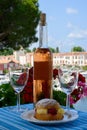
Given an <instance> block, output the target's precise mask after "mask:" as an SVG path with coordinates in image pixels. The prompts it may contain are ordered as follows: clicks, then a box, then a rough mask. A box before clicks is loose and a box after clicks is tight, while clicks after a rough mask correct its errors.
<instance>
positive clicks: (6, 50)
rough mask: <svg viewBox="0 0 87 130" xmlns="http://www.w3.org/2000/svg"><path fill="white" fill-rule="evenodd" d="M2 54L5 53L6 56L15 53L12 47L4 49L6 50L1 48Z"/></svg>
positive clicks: (0, 52) (0, 53)
mask: <svg viewBox="0 0 87 130" xmlns="http://www.w3.org/2000/svg"><path fill="white" fill-rule="evenodd" d="M0 55H1V56H2V55H4V56H7V55H13V50H12V49H4V50H0Z"/></svg>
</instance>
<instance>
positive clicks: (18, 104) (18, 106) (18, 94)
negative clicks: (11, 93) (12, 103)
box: [17, 93, 20, 111]
mask: <svg viewBox="0 0 87 130" xmlns="http://www.w3.org/2000/svg"><path fill="white" fill-rule="evenodd" d="M17 110H18V111H20V93H17Z"/></svg>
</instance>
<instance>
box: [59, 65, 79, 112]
mask: <svg viewBox="0 0 87 130" xmlns="http://www.w3.org/2000/svg"><path fill="white" fill-rule="evenodd" d="M58 74H59V83H60V87H61V88H62V90H63V91H64V92H65V93H66V95H67V98H66V112H67V113H70V94H71V92H72V91H73V90H74V89H75V88H77V81H78V69H76V68H75V67H73V66H72V67H67V66H61V67H59V71H58Z"/></svg>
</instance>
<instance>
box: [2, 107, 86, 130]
mask: <svg viewBox="0 0 87 130" xmlns="http://www.w3.org/2000/svg"><path fill="white" fill-rule="evenodd" d="M24 106H27V107H28V108H29V109H33V104H27V105H24ZM78 114H79V118H78V119H76V120H74V121H72V122H67V123H62V124H57V125H51V126H49V125H37V124H33V123H30V122H29V121H26V120H23V119H22V118H21V117H20V114H19V113H15V112H12V111H10V109H9V108H7V107H6V108H5V107H4V108H0V130H87V113H86V112H80V111H79V112H78Z"/></svg>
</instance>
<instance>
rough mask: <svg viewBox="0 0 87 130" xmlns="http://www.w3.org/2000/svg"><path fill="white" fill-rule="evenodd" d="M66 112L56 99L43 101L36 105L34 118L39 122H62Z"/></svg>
mask: <svg viewBox="0 0 87 130" xmlns="http://www.w3.org/2000/svg"><path fill="white" fill-rule="evenodd" d="M63 115H64V110H63V109H62V108H61V107H60V104H59V103H58V102H57V101H56V100H54V99H48V98H46V99H42V100H40V101H38V102H37V103H36V105H35V115H34V117H35V118H36V119H38V120H45V121H47V120H49V121H50V120H62V119H63V117H64V116H63Z"/></svg>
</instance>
